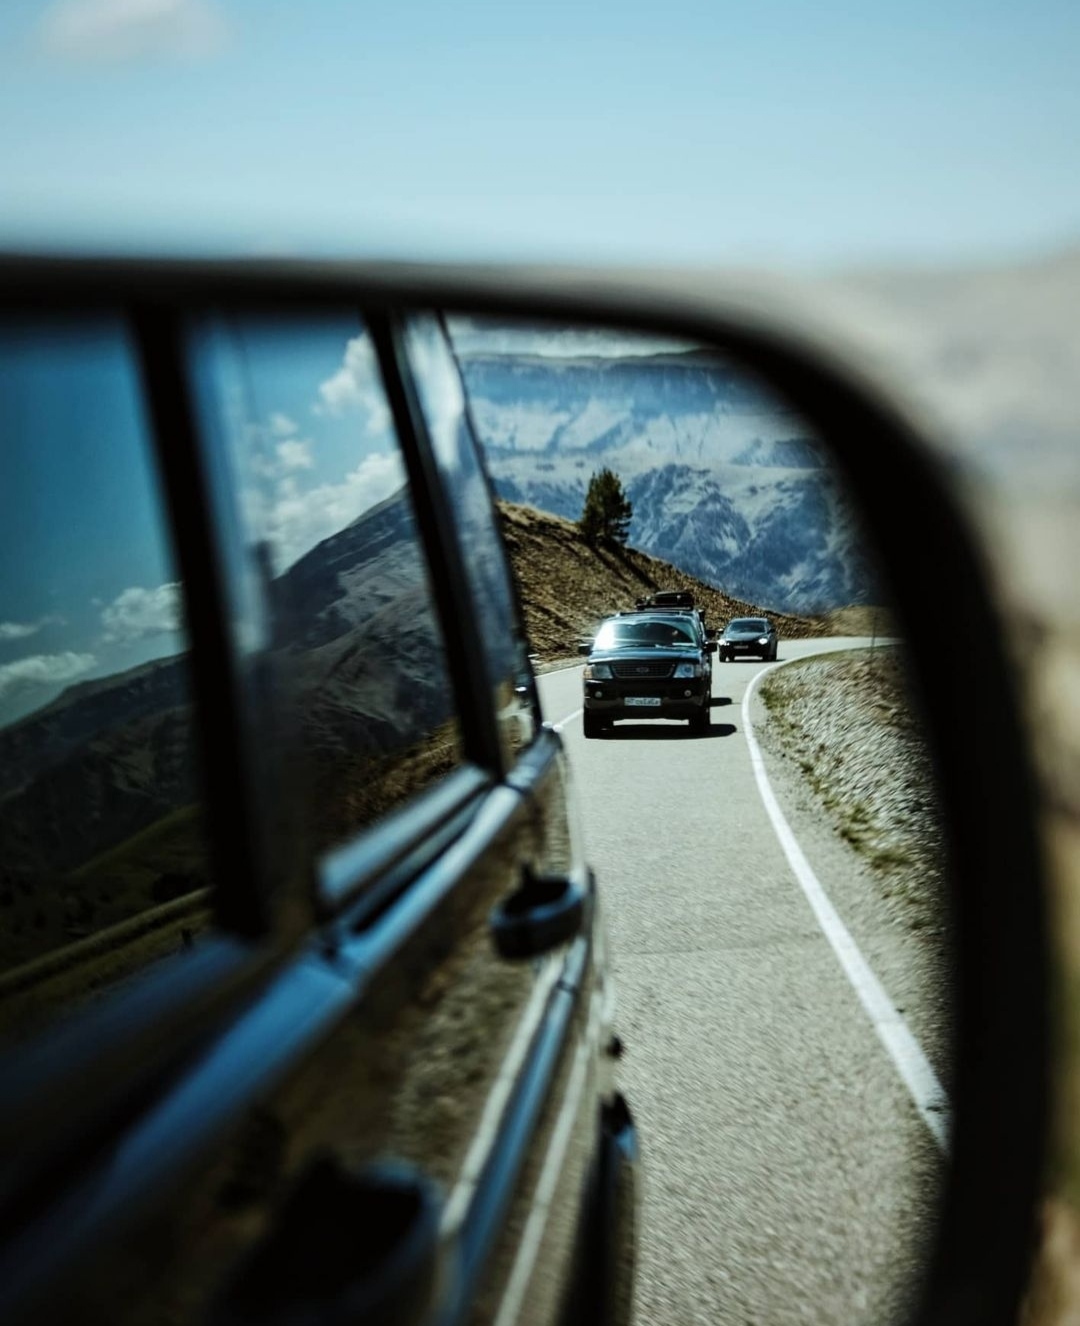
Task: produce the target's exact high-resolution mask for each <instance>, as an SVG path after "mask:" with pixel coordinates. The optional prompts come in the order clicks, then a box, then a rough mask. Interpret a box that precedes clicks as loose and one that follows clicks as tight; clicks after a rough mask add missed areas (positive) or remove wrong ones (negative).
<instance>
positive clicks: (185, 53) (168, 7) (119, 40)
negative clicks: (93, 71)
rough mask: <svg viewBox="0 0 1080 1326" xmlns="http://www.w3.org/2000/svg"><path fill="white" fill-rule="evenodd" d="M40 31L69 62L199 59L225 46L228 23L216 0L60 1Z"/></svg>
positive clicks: (47, 44)
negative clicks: (158, 57) (168, 58)
mask: <svg viewBox="0 0 1080 1326" xmlns="http://www.w3.org/2000/svg"><path fill="white" fill-rule="evenodd" d="M40 34H41V41H42V44H43V45H44V48H45V50H46V51H48V52H49V53H50V54H52V55H57V56H62V57H63V58H65V59H70V60H136V59H139V58H141V57H144V56H169V57H176V58H180V59H201V58H204V57H206V56H210V55H215V54H216V53H217V52H218V51H219V50H221V48H222V47H223V46H224V45H225V42H226V40H227V37H228V26H227V24H226V22H225V19H224V17H223V16H222V14H221V13H220V12H219V10H218V9H217V7H216V5H215V4H214V3H213V0H59V3H57V4H54V5H53V6H52V8H51V9H49V10H48V11H47V12H46V14H45V16H44V18H43V19H42V23H41V28H40Z"/></svg>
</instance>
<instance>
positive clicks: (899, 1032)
mask: <svg viewBox="0 0 1080 1326" xmlns="http://www.w3.org/2000/svg"><path fill="white" fill-rule="evenodd" d="M806 657H810V658H813V657H815V655H812V654H811V655H807V656H806ZM790 661H791V662H793V663H794V662H796V661H798V662H802V661H803V660H802V659H799V660H795V659H792V660H790ZM779 666H783V665H779ZM771 671H773V668H771V667H767V668H762V669H761V671H760V672H757V673H755V674H754V676H753V677H752V678H751V679H750V682H749V684H748V686H747V688H746V691H745V692H744V694H743V700H742V721H743V732H744V734H745V736H746V746H747V749H748V751H749V752H750V766H751V768H752V769H753V771H754V779H755V781H756V782H757V788H758V792H759V794H760V795H761V800H762V802H763V804H764V806H765V811H766V814H767V815H768V816H769V820H770V822H771V823H772V827H773V832H774V833H775V834H776V837H777V839H778V840H779V843H780V847H781V849H782V850H783V853H784V855H785V856H786V857H787V861H788V865H790V867H791V869H792V872H793V873H794V875H795V878H796V879H797V880H798V882H799V885H800V887H801V888H802V891H803V893H804V894H805V895H806V900H807V902H808V903H809V904H810V909H811V911H812V912H813V913H814V917H815V919H816V920H817V923H818V925H819V926H820V927H821V930H822V932H823V934H824V935H825V938H826V939H827V940H828V941H829V944H830V946H831V947H832V950H833V952H834V953H835V955H836V958H837V961H838V962H839V963H840V967H841V970H842V971H843V973H844V975H845V976H846V977H847V978H848V981H849V982H850V984H851V986H852V988H853V989H854V991H855V993H856V995H857V996H858V999H859V1002H860V1003H861V1004H862V1006H863V1009H864V1010H865V1012H866V1014H867V1016H868V1017H869V1019H870V1022H871V1025H872V1026H873V1028H874V1031H875V1032H876V1033H877V1036H878V1039H879V1040H880V1041H881V1043H882V1045H884V1047H885V1050H886V1052H887V1053H888V1055H889V1058H890V1059H891V1060H892V1061H893V1065H894V1066H895V1068H896V1070H897V1072H898V1073H899V1074H900V1078H901V1081H902V1082H903V1083H904V1085H905V1086H906V1087H907V1089H908V1093H909V1094H910V1096H911V1098H912V1100H913V1101H914V1103H915V1108H916V1110H918V1112H919V1115H920V1117H921V1118H922V1121H923V1123H925V1124H926V1127H927V1128H928V1129H929V1131H930V1134H931V1136H932V1137H933V1139H934V1141H935V1142H937V1144H938V1146H939V1147H940V1148H941V1150H942V1151H947V1150H948V1140H949V1131H950V1127H951V1111H950V1106H949V1098H948V1096H947V1094H946V1092H945V1089H944V1088H943V1087H942V1085H941V1082H940V1081H939V1080H938V1076H937V1074H936V1073H935V1072H934V1069H933V1066H932V1065H931V1063H930V1060H929V1059H928V1058H927V1057H926V1054H925V1053H924V1051H923V1048H922V1046H921V1045H920V1044H919V1042H918V1041H917V1040H916V1038H915V1036H914V1034H913V1032H912V1031H911V1028H910V1027H909V1026H908V1024H907V1023H906V1022H905V1021H904V1017H903V1015H902V1014H901V1013H900V1011H899V1010H898V1009H897V1008H896V1006H895V1004H893V1002H892V1000H891V999H890V998H889V996H888V994H887V993H886V991H885V987H884V986H883V985H882V984H881V982H880V981H879V980H878V978H877V976H875V975H874V972H873V970H872V969H871V967H870V964H869V963H868V962H867V961H866V959H865V958H864V957H863V955H862V952H861V951H860V949H859V946H858V945H857V944H856V943H855V940H854V938H853V936H852V934H851V932H850V930H848V928H847V926H846V925H844V922H843V921H842V920H841V919H840V913H839V912H838V911H837V910H836V908H835V907H834V906H833V903H832V901H831V899H830V898H829V895H828V894H827V893H826V892H825V889H824V888H823V887H822V885H821V881H820V880H819V879H818V877H817V875H815V874H814V871H813V868H812V867H811V865H810V862H809V861H807V859H806V856H805V855H804V853H803V850H802V848H801V847H800V846H799V843H798V840H797V839H796V837H795V835H794V833H793V832H792V830H791V826H790V825H789V824H788V822H787V819H786V818H785V816H784V812H783V811H782V810H781V809H780V803H779V802H778V801H777V799H776V794H775V793H774V792H773V789H772V784H771V783H770V782H769V776H768V774H767V773H766V772H765V761H764V758H763V757H762V754H761V747H760V746H759V745H758V742H757V738H756V737H755V736H754V727H753V723H752V722H751V720H750V700H751V698H752V696H753V694H754V691H755V690H756V689H757V684H758V682H759V681H760V680H761V678H762V677H764V676H766V675H767V674H768V673H769V672H771Z"/></svg>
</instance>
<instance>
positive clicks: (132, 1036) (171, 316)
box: [0, 261, 636, 1326]
mask: <svg viewBox="0 0 1080 1326" xmlns="http://www.w3.org/2000/svg"><path fill="white" fill-rule="evenodd" d="M341 279H342V281H345V278H344V277H342V278H341ZM331 290H332V291H336V292H337V294H336V295H334V294H332V293H330V292H328V289H327V287H326V286H325V285H322V284H320V283H318V282H316V281H311V282H309V283H307V284H305V283H304V282H302V281H299V282H298V283H296V284H293V283H291V282H290V281H289V279H288V278H284V279H278V280H277V281H276V282H274V281H273V280H272V279H270V278H266V282H265V284H264V279H263V276H262V275H260V274H256V275H255V276H254V277H253V278H252V279H249V280H248V281H247V283H245V282H244V281H243V280H241V281H240V283H239V284H235V283H233V282H232V281H231V280H230V278H229V275H227V274H226V273H225V272H223V271H221V270H220V269H218V270H215V269H213V268H208V269H205V270H203V271H201V272H197V271H195V270H194V269H193V268H186V269H184V270H183V271H173V270H170V269H169V268H168V266H167V265H160V266H159V265H154V264H143V265H138V266H135V265H134V264H131V265H125V264H115V265H113V266H112V267H108V266H106V265H95V264H91V263H79V262H71V263H67V264H61V265H60V266H59V267H58V268H56V269H54V268H53V267H51V266H50V265H49V264H48V263H42V264H41V265H40V266H37V267H35V266H34V265H33V264H24V263H22V262H20V261H13V262H10V263H9V264H8V267H7V269H6V271H0V417H2V418H3V419H4V422H5V428H6V433H5V439H4V448H3V454H2V456H0V479H2V482H0V553H2V556H0V566H2V567H3V573H2V575H0V622H2V623H4V627H5V629H4V632H3V633H2V635H0V642H2V644H3V651H2V652H0V683H2V684H0V846H2V849H3V850H2V853H0V856H2V862H0V918H2V920H3V926H2V928H0V1033H2V1034H3V1038H4V1044H3V1046H2V1048H0V1081H2V1083H3V1088H2V1091H0V1137H2V1139H3V1150H2V1153H0V1156H2V1158H0V1320H3V1321H4V1322H5V1323H16V1322H20V1323H21V1322H46V1321H47V1322H79V1323H90V1322H93V1323H102V1324H103V1323H111V1324H113V1326H134V1323H146V1322H150V1321H162V1322H163V1321H170V1322H176V1323H195V1322H209V1321H212V1322H218V1323H233V1324H234V1326H241V1324H242V1323H248V1324H249V1326H250V1324H252V1323H260V1326H283V1324H284V1323H286V1322H289V1323H299V1322H308V1323H335V1322H344V1321H350V1322H353V1321H355V1322H391V1321H392V1322H395V1323H398V1322H399V1323H402V1324H403V1326H406V1324H408V1323H421V1322H434V1321H436V1320H437V1321H438V1322H439V1323H441V1324H444V1326H449V1324H450V1323H456V1322H465V1321H466V1320H469V1321H474V1320H477V1317H476V1313H477V1311H478V1310H479V1308H478V1304H480V1303H483V1304H484V1305H485V1307H484V1311H490V1312H491V1313H492V1314H494V1313H496V1312H498V1313H499V1314H500V1316H499V1319H500V1320H504V1319H505V1320H511V1321H517V1320H518V1319H519V1318H520V1316H521V1313H522V1311H523V1310H524V1309H523V1307H522V1305H523V1304H526V1305H527V1306H528V1308H529V1310H530V1312H532V1313H534V1314H539V1316H537V1317H535V1318H534V1317H533V1316H530V1318H529V1319H530V1320H534V1319H536V1320H540V1319H543V1320H545V1321H548V1320H550V1321H552V1322H554V1321H556V1320H558V1321H559V1322H566V1323H570V1322H574V1323H591V1322H600V1321H604V1322H608V1321H619V1322H624V1321H626V1320H627V1315H628V1311H629V1307H628V1305H629V1302H630V1285H631V1280H632V1266H633V1242H634V1225H635V1220H636V1215H635V1212H636V1197H635V1177H634V1175H635V1164H636V1161H635V1157H636V1140H635V1139H636V1132H635V1127H634V1123H633V1120H632V1118H631V1115H630V1112H629V1110H628V1108H627V1106H626V1103H625V1101H624V1100H623V1099H622V1097H621V1096H620V1095H619V1094H618V1091H617V1089H616V1086H615V1079H614V1073H615V1063H614V1060H615V1058H616V1056H617V1054H618V1052H619V1042H618V1041H617V1039H616V1038H615V1036H614V1030H613V1027H612V1025H611V1023H610V1016H611V1013H610V1009H611V995H610V987H609V984H608V973H607V969H606V966H605V960H604V951H605V950H604V942H603V937H602V935H601V932H600V928H599V919H598V917H599V913H598V905H597V900H596V891H595V884H594V881H593V876H592V873H591V871H590V870H589V869H588V867H587V865H586V862H585V861H584V859H583V856H582V845H581V841H580V837H579V836H578V834H577V831H576V825H577V820H576V817H575V816H574V815H573V814H572V813H571V810H572V806H571V801H570V790H569V785H568V766H567V760H566V756H565V754H564V751H563V747H562V740H561V738H560V737H559V736H558V734H557V733H556V732H555V731H554V730H553V729H552V728H551V727H550V726H545V725H544V723H543V722H542V715H541V712H540V708H539V700H538V694H537V688H536V684H535V677H534V675H533V670H532V666H531V663H530V659H529V656H528V652H527V647H526V642H525V636H524V631H523V627H522V622H521V617H520V612H519V605H518V602H517V595H516V591H515V588H514V583H513V578H512V575H511V571H510V566H509V563H508V560H507V556H506V551H505V547H504V544H503V541H502V537H501V534H500V530H499V524H498V519H497V514H496V509H495V507H494V504H493V500H492V494H491V489H490V485H489V483H488V480H487V476H486V473H485V470H484V468H483V465H482V459H481V455H480V452H479V449H478V447H477V445H476V442H475V440H474V436H473V433H472V430H471V426H470V423H469V419H468V414H467V410H466V408H465V398H464V393H463V390H462V385H461V381H460V378H459V375H458V370H457V365H456V363H455V360H454V357H453V354H452V352H451V349H450V345H449V341H448V339H447V337H446V335H445V332H444V330H443V325H442V322H441V319H440V318H439V317H438V316H437V315H436V314H435V313H433V312H432V311H430V310H428V309H426V308H424V307H420V308H417V307H414V306H404V305H403V306H402V307H391V306H388V302H387V299H386V296H385V293H384V292H383V293H380V294H379V295H378V296H377V297H372V298H371V300H370V302H365V299H364V296H363V294H362V293H358V292H356V291H351V292H350V290H349V288H348V285H347V282H346V283H345V285H344V286H343V287H339V286H337V285H334V286H332V287H331ZM538 1176H543V1177H542V1179H541V1181H540V1184H539V1186H538ZM486 1319H487V1318H485V1320H486Z"/></svg>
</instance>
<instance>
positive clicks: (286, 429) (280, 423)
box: [270, 411, 300, 437]
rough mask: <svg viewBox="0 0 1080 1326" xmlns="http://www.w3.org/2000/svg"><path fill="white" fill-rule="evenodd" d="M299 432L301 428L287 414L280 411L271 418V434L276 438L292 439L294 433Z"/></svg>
mask: <svg viewBox="0 0 1080 1326" xmlns="http://www.w3.org/2000/svg"><path fill="white" fill-rule="evenodd" d="M299 431H300V430H299V428H297V426H296V424H295V423H293V421H292V420H291V419H290V418H289V416H288V415H287V414H282V413H281V412H280V411H278V412H276V413H274V414H272V415H271V416H270V432H271V433H273V435H274V436H275V437H292V435H293V434H294V433H298V432H299Z"/></svg>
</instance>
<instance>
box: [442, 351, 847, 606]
mask: <svg viewBox="0 0 1080 1326" xmlns="http://www.w3.org/2000/svg"><path fill="white" fill-rule="evenodd" d="M458 350H459V358H460V363H461V368H462V374H463V376H464V379H465V384H466V390H467V393H468V396H469V401H470V407H471V410H472V415H473V420H474V423H475V425H476V429H477V432H478V434H479V437H480V440H481V441H482V443H483V444H484V447H485V450H486V453H487V457H488V464H489V468H490V470H491V475H492V479H493V482H494V484H495V488H496V491H497V492H498V495H499V496H500V497H503V498H505V499H506V500H508V501H512V502H521V503H525V504H527V505H530V506H534V507H538V508H539V509H540V510H542V511H549V512H552V513H554V514H555V515H560V516H565V517H567V518H568V519H571V520H576V519H577V518H578V517H579V516H580V514H581V508H582V504H583V502H584V500H585V493H586V489H587V488H588V483H589V479H590V477H591V476H592V474H593V473H594V472H595V471H596V470H598V469H600V468H602V467H605V466H606V467H607V468H608V469H611V470H613V471H614V472H615V473H616V474H617V475H618V476H619V478H620V479H621V480H622V483H623V486H624V488H625V489H626V492H627V495H628V496H629V498H630V500H631V502H632V503H633V508H634V514H633V521H632V523H631V528H630V542H631V544H633V545H634V546H635V547H637V548H641V549H643V550H644V551H646V552H649V553H651V554H652V555H653V556H656V557H662V558H664V559H665V560H667V561H671V562H673V563H674V564H675V565H677V566H679V567H681V568H682V569H684V570H686V571H687V572H689V573H690V574H692V575H694V576H697V577H699V578H700V579H702V580H705V581H708V582H710V583H712V584H715V585H717V586H718V587H720V588H723V589H724V590H726V591H727V592H728V593H731V594H734V595H737V596H738V597H740V598H745V599H748V600H751V601H753V602H757V603H763V604H767V605H769V606H770V607H773V608H775V609H777V610H783V611H788V612H799V613H809V612H816V611H820V610H823V609H827V608H832V607H837V606H840V605H842V604H847V603H854V602H860V601H865V600H866V599H867V598H868V596H870V595H871V594H872V588H871V580H870V576H869V570H868V567H867V564H866V558H865V556H864V553H863V549H862V540H861V539H860V537H859V535H858V531H857V528H856V523H855V521H854V518H853V514H852V511H851V508H850V506H849V504H848V503H847V502H846V500H845V499H844V496H843V494H842V492H841V490H840V487H839V485H838V482H837V478H836V475H835V474H834V472H833V470H832V468H831V466H830V464H829V461H828V457H827V452H826V451H825V449H824V448H823V447H822V446H821V444H820V442H818V441H817V439H815V438H814V437H813V436H812V435H810V433H809V432H808V430H807V428H806V426H805V425H804V424H803V423H802V422H801V421H800V420H799V419H798V418H797V417H796V416H795V415H793V414H792V413H791V412H790V411H789V410H787V409H786V408H785V407H784V406H783V405H781V404H780V403H779V402H778V401H776V400H775V399H774V398H772V397H771V396H768V395H766V394H765V393H764V392H763V391H762V390H761V388H760V387H758V386H757V384H756V383H754V382H752V381H751V380H750V379H749V378H748V377H747V376H746V375H745V374H744V373H743V372H742V371H741V370H739V369H737V368H734V367H732V366H730V365H727V364H724V363H722V362H720V361H718V360H717V359H716V358H715V357H714V356H712V355H710V354H708V353H706V352H703V351H700V350H695V349H692V348H691V349H676V350H672V351H669V352H662V351H656V352H654V353H650V354H647V355H635V356H627V355H608V354H588V355H583V354H570V355H559V354H544V353H536V352H520V351H519V352H509V353H508V352H506V351H505V350H504V349H502V348H500V352H498V353H493V352H490V351H485V350H484V349H483V348H479V347H475V346H474V344H470V346H469V348H468V349H465V350H463V349H462V345H461V343H460V342H459V344H458Z"/></svg>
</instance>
